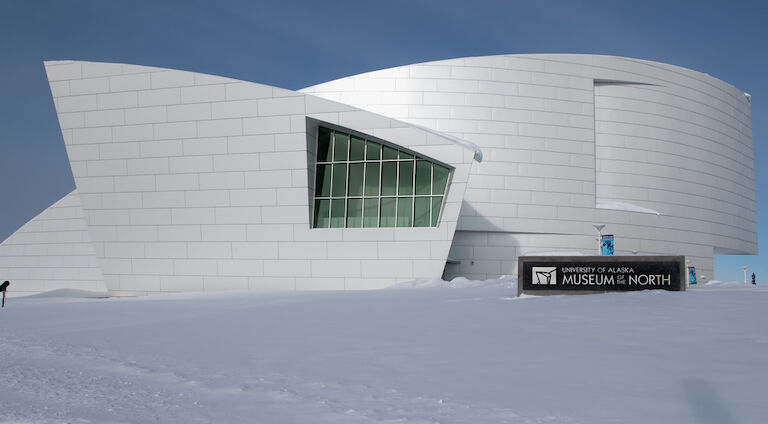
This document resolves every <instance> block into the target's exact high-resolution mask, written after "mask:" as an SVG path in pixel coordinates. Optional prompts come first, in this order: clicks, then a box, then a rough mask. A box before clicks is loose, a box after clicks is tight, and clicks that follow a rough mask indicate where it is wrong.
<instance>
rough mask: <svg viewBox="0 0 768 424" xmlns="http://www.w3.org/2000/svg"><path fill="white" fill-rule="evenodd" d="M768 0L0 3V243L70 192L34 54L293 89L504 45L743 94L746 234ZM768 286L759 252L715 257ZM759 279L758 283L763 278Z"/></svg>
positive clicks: (767, 88)
mask: <svg viewBox="0 0 768 424" xmlns="http://www.w3.org/2000/svg"><path fill="white" fill-rule="evenodd" d="M765 22H768V2H763V1H730V2H723V1H708V0H699V1H669V0H666V1H657V0H644V1H615V0H614V1H578V0H530V1H514V0H500V1H482V0H478V1H475V2H469V1H466V0H458V1H453V0H446V1H437V0H432V1H430V0H388V1H383V2H382V1H363V0H357V1H324V2H318V1H297V0H281V1H279V2H277V1H244V0H243V1H238V0H219V1H215V2H214V1H201V0H185V1H162V0H132V1H113V0H92V1H88V0H82V1H71V0H58V1H55V0H53V1H42V0H29V1H25V0H16V1H14V0H0V93H1V94H0V199H2V203H0V240H3V239H5V238H6V237H8V236H9V235H10V234H12V233H13V232H14V231H15V230H16V229H17V228H18V227H20V226H21V225H23V224H24V223H25V222H26V221H28V220H29V219H30V218H32V217H34V216H35V215H36V214H38V213H39V212H41V211H42V210H44V209H45V208H46V207H47V206H49V205H50V204H52V203H53V202H54V201H56V200H58V199H59V198H61V197H62V196H64V195H65V194H67V193H69V192H70V191H71V190H72V189H74V187H75V185H74V180H73V179H72V173H71V171H70V169H69V164H68V161H67V158H66V152H65V150H64V142H63V141H62V139H61V133H60V131H59V127H58V121H57V119H56V114H55V110H54V107H53V102H52V99H51V94H50V91H49V87H48V83H47V78H46V76H45V71H44V69H43V63H42V62H43V61H44V60H54V59H77V60H92V61H105V62H124V63H135V64H143V65H151V66H159V67H167V68H177V69H185V70H192V71H197V72H204V73H210V74H216V75H225V76H230V77H233V78H238V79H242V80H246V81H255V82H260V83H264V84H270V85H275V86H279V87H285V88H289V89H298V88H302V87H306V86H309V85H313V84H317V83H320V82H323V81H328V80H332V79H336V78H340V77H344V76H348V75H354V74H358V73H361V72H366V71H371V70H375V69H382V68H389V67H393V66H398V65H405V64H409V63H415V62H425V61H430V60H439V59H447V58H452V57H461V56H480V55H489V54H504V53H513V54H514V53H592V54H610V55H619V56H629V57H637V58H642V59H649V60H656V61H661V62H667V63H672V64H675V65H680V66H684V67H686V68H691V69H695V70H698V71H701V72H706V73H709V74H710V75H713V76H715V77H718V78H720V79H723V80H725V81H727V82H729V83H731V84H733V85H735V86H736V87H739V88H740V89H742V90H744V91H747V92H749V93H751V94H752V96H753V97H752V119H753V132H754V134H753V135H754V140H755V162H756V175H755V177H756V185H757V198H758V200H757V208H758V226H759V229H760V232H759V235H758V239H759V243H760V246H761V247H762V250H763V251H766V249H767V248H766V246H768V244H766V243H768V238H767V237H766V231H765V228H764V227H765V226H764V225H762V224H764V223H765V222H766V221H765V218H766V216H767V215H768V208H766V204H765V198H766V190H768V186H767V185H766V184H768V173H766V171H765V167H763V166H762V165H763V164H762V163H761V162H762V160H763V159H765V158H766V155H767V154H768V152H767V151H766V147H765V143H763V139H764V138H765V136H766V132H767V131H768V125H767V124H766V120H765V118H766V115H767V114H768V108H767V107H766V105H767V104H768V102H767V101H766V99H768V81H767V79H766V77H765V72H766V69H768V49H767V48H766V46H765V43H766V42H768V30H767V29H766V25H765ZM742 265H747V266H749V267H750V269H751V270H755V271H756V273H757V275H758V280H764V281H762V282H763V283H764V284H768V254H765V253H763V254H761V255H759V256H716V258H715V268H716V270H715V277H716V278H717V279H720V280H741V279H742V278H743V273H742V271H741V266H742ZM761 277H762V278H761Z"/></svg>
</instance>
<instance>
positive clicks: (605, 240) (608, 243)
mask: <svg viewBox="0 0 768 424" xmlns="http://www.w3.org/2000/svg"><path fill="white" fill-rule="evenodd" d="M600 254H601V255H603V256H613V234H605V235H603V237H602V239H601V240H600Z"/></svg>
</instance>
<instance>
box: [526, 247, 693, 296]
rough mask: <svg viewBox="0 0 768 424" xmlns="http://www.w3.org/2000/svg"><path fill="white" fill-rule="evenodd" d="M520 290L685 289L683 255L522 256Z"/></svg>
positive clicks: (565, 291) (549, 292)
mask: <svg viewBox="0 0 768 424" xmlns="http://www.w3.org/2000/svg"><path fill="white" fill-rule="evenodd" d="M517 281H518V294H521V293H528V294H567V293H583V292H605V291H632V290H646V289H662V290H678V291H679V290H685V257H684V256H521V257H520V258H519V259H518V280H517Z"/></svg>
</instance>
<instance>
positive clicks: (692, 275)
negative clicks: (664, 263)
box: [688, 266, 697, 284]
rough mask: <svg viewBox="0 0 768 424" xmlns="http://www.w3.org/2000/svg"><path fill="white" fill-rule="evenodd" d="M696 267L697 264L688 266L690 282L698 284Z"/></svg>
mask: <svg viewBox="0 0 768 424" xmlns="http://www.w3.org/2000/svg"><path fill="white" fill-rule="evenodd" d="M696 283H697V281H696V267H695V266H689V267H688V284H696Z"/></svg>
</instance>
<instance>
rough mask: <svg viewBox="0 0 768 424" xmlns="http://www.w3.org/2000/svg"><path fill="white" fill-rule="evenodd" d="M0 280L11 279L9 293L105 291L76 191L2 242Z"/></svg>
mask: <svg viewBox="0 0 768 424" xmlns="http://www.w3.org/2000/svg"><path fill="white" fill-rule="evenodd" d="M0 279H3V280H10V281H11V285H10V286H9V287H8V296H23V295H28V294H34V293H38V292H42V291H48V290H56V289H64V288H68V289H80V290H89V291H106V288H105V286H104V277H103V276H102V273H101V268H100V267H99V260H98V259H97V257H96V252H95V250H94V246H93V243H91V237H90V234H89V233H88V226H87V224H86V221H85V217H84V215H83V209H82V208H81V207H80V197H79V195H78V194H77V190H75V191H73V192H71V193H69V194H68V195H66V196H64V197H63V198H62V199H61V200H59V201H57V202H56V203H54V204H53V205H51V206H50V207H48V209H46V210H44V211H43V212H41V213H40V214H39V215H37V216H36V217H34V218H32V219H31V220H30V221H29V222H27V223H26V224H24V226H23V227H21V228H19V229H18V230H17V231H16V232H15V233H13V234H12V235H11V236H10V237H8V238H7V239H5V240H4V241H3V242H2V243H0ZM0 282H1V281H0Z"/></svg>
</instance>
